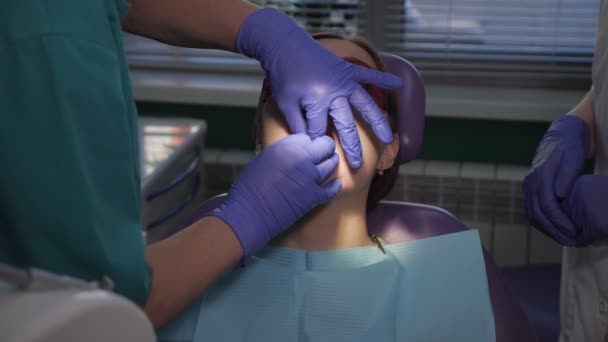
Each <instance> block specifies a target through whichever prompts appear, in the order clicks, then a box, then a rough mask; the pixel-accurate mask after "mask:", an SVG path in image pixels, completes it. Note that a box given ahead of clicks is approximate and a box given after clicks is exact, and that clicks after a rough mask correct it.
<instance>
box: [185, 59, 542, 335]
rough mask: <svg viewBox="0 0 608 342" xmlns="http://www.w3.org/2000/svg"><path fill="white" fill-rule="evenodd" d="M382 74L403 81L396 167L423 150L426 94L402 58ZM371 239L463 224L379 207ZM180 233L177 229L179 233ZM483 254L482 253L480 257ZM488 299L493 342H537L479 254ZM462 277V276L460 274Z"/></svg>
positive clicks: (208, 204)
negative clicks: (487, 288)
mask: <svg viewBox="0 0 608 342" xmlns="http://www.w3.org/2000/svg"><path fill="white" fill-rule="evenodd" d="M382 58H383V60H384V62H385V64H386V67H387V71H389V72H391V73H394V74H395V75H398V76H399V77H401V78H402V79H403V80H404V83H405V87H403V88H402V89H399V90H397V91H395V92H394V93H393V95H394V97H395V100H396V105H397V110H398V120H397V121H398V122H397V126H398V131H399V135H400V141H399V148H400V153H399V162H400V163H401V164H403V163H406V162H408V161H410V160H413V159H415V158H416V156H417V155H418V153H419V152H420V149H421V146H422V136H423V131H424V111H425V109H424V108H425V106H424V104H425V91H424V83H423V81H422V78H421V77H420V75H419V74H418V71H417V70H416V68H415V67H414V66H413V65H412V64H410V63H409V62H407V61H406V60H404V59H403V58H401V57H397V56H394V55H389V54H386V53H383V54H382ZM223 198H224V195H219V196H216V197H213V198H211V199H209V200H207V201H205V202H204V203H202V205H201V206H200V207H199V208H198V209H197V210H195V211H194V212H193V213H192V214H191V216H190V217H189V219H187V220H186V221H185V222H183V224H182V225H181V226H180V227H186V226H188V225H190V224H192V223H194V222H195V221H196V220H198V218H200V217H201V216H203V215H205V214H206V213H208V212H210V211H211V210H213V209H215V208H216V207H217V206H219V204H220V203H221V202H222V200H223ZM368 227H369V229H370V233H373V234H376V235H377V236H379V237H381V238H382V239H383V240H384V241H385V242H386V243H397V242H403V241H408V240H416V239H422V238H427V237H433V236H439V235H444V234H450V233H454V232H459V231H463V230H466V229H467V227H465V226H464V224H463V223H462V222H460V221H459V220H457V219H456V218H455V217H454V216H452V215H451V214H450V213H448V212H447V211H445V210H442V209H440V208H436V207H432V206H428V205H421V204H413V203H401V202H387V201H382V202H380V203H379V204H378V206H377V207H376V208H374V209H373V210H372V211H371V212H370V213H369V215H368ZM178 229H180V228H178ZM484 253H485V251H484ZM484 258H485V265H486V273H487V277H488V284H489V289H490V298H491V301H492V307H493V311H494V320H495V325H496V341H498V342H502V341H518V342H527V341H535V340H536V337H535V335H534V332H533V330H532V328H531V327H530V324H529V323H528V320H527V319H526V316H525V314H524V313H523V311H522V310H521V308H520V307H519V305H518V303H517V300H516V299H515V298H514V297H513V295H512V294H511V292H510V291H509V289H508V287H507V285H506V283H505V282H504V281H503V279H502V277H501V274H500V272H499V270H498V269H497V267H496V265H495V264H494V262H493V261H492V259H491V258H490V257H489V256H488V255H487V253H485V254H484ZM463 276H466V274H463Z"/></svg>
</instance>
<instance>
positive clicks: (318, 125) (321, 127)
mask: <svg viewBox="0 0 608 342" xmlns="http://www.w3.org/2000/svg"><path fill="white" fill-rule="evenodd" d="M327 107H328V106H326V105H325V104H323V103H322V102H314V103H311V104H308V105H306V106H305V107H304V109H305V111H306V125H307V128H308V129H307V132H308V135H309V136H310V137H311V138H313V139H314V138H317V137H320V136H322V135H325V132H327V112H328V110H329V108H327Z"/></svg>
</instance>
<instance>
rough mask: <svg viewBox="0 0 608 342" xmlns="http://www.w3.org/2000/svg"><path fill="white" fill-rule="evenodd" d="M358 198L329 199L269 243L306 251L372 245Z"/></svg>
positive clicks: (363, 203)
mask: <svg viewBox="0 0 608 342" xmlns="http://www.w3.org/2000/svg"><path fill="white" fill-rule="evenodd" d="M365 193H367V192H365ZM361 197H362V196H350V197H338V198H335V199H334V200H331V201H330V202H329V203H327V204H325V205H323V206H320V207H318V208H316V209H315V210H313V211H312V212H311V213H310V214H308V215H306V216H305V217H304V218H303V219H302V220H301V221H300V222H298V224H296V225H295V226H294V227H293V228H292V229H289V230H288V231H287V232H286V233H284V234H283V235H281V236H279V237H278V238H276V239H275V240H274V241H273V243H272V244H273V245H278V246H281V247H289V248H296V249H303V250H306V251H324V250H332V249H344V248H352V247H361V246H372V245H373V243H372V241H371V240H370V238H369V235H368V233H367V224H366V223H365V218H366V215H365V205H366V202H365V200H366V199H365V198H364V197H363V198H361Z"/></svg>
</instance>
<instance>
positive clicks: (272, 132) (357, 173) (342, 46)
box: [261, 39, 396, 195]
mask: <svg viewBox="0 0 608 342" xmlns="http://www.w3.org/2000/svg"><path fill="white" fill-rule="evenodd" d="M319 43H321V44H322V45H323V46H325V47H327V48H328V49H329V50H331V51H332V52H334V53H335V54H336V55H338V56H340V57H343V58H344V57H354V58H357V59H358V60H360V61H362V62H365V63H366V64H367V65H370V66H372V67H374V68H375V67H376V66H375V63H374V60H373V59H372V57H371V56H369V54H368V53H367V52H366V51H365V50H363V49H362V48H361V47H359V46H357V45H356V44H354V43H352V42H348V41H345V40H338V39H322V40H319ZM351 109H352V112H353V115H354V116H355V121H356V124H357V131H358V133H359V138H360V139H361V149H362V155H363V165H362V166H361V168H359V170H353V169H351V168H350V167H349V165H348V162H347V161H346V159H345V157H344V153H343V150H342V145H341V144H340V142H339V138H338V135H337V133H336V131H335V128H334V126H333V123H332V121H331V117H330V118H328V129H327V135H328V136H330V137H332V138H333V139H334V140H335V141H336V152H337V153H338V155H339V156H340V164H339V165H338V168H337V170H336V172H335V173H334V175H333V177H339V178H340V179H341V181H342V192H341V195H346V194H353V193H363V194H364V195H367V191H368V189H369V185H370V183H371V181H372V179H373V177H374V175H375V174H376V172H377V170H378V168H379V166H381V165H380V163H379V160H380V156H381V155H382V154H383V153H384V152H385V149H386V148H388V145H384V144H383V143H382V142H380V141H379V140H378V139H377V138H376V136H375V135H374V133H373V131H372V130H371V128H370V127H369V125H368V124H367V123H366V122H365V120H364V119H363V118H362V117H361V114H360V113H358V112H357V111H356V110H355V109H354V108H352V107H351ZM385 115H386V113H385ZM261 120H262V122H261V124H262V139H261V141H262V147H265V146H267V145H269V144H271V143H273V142H275V141H277V140H279V139H281V138H284V137H286V136H287V135H288V134H289V129H288V126H287V123H286V121H285V119H284V118H283V115H282V114H281V112H280V111H279V109H278V107H277V106H276V104H275V103H274V101H267V102H266V103H265V104H264V106H263V107H262V115H261ZM395 145H396V144H394V145H393V149H394V148H395V147H396V146H395ZM395 153H396V152H395ZM391 155H392V159H394V154H391ZM381 168H382V169H384V168H386V167H381Z"/></svg>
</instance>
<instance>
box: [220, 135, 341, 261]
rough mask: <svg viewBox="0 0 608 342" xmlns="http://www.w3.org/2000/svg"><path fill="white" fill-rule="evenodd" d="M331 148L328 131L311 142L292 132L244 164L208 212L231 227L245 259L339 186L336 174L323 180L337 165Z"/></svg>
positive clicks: (335, 190) (306, 137) (333, 149)
mask: <svg viewBox="0 0 608 342" xmlns="http://www.w3.org/2000/svg"><path fill="white" fill-rule="evenodd" d="M335 148H336V145H335V143H334V141H333V140H332V139H331V138H329V137H327V136H323V137H320V138H318V139H315V140H314V141H313V140H311V139H310V137H308V136H307V135H306V134H294V135H289V136H287V137H286V138H283V139H281V140H279V141H277V142H275V143H273V144H271V145H269V146H267V147H266V148H264V150H263V151H262V152H261V153H260V154H259V155H257V156H256V157H255V158H254V159H253V160H252V161H251V162H250V163H249V164H248V165H247V167H246V168H245V170H243V172H242V173H241V175H240V176H239V177H238V179H237V180H236V182H235V183H234V184H233V185H232V187H231V188H230V191H229V192H228V196H227V197H226V199H225V200H224V202H223V203H222V205H221V206H220V207H219V208H218V209H216V210H214V211H212V212H211V213H210V215H214V216H217V217H219V218H221V219H222V220H223V221H224V222H226V224H228V225H229V226H230V227H231V228H232V230H233V231H234V233H235V234H236V236H237V238H238V239H239V241H240V242H241V246H242V247H243V252H244V256H245V258H247V257H249V256H250V255H252V254H253V253H255V252H256V251H257V250H258V249H260V248H261V247H262V246H264V245H265V244H266V243H267V242H268V241H269V240H270V239H272V238H273V237H275V236H276V235H278V234H279V233H281V232H283V231H284V230H285V229H287V228H289V226H291V225H292V224H294V223H295V222H296V221H297V220H298V219H300V218H301V217H302V216H304V214H306V213H307V212H309V211H310V210H311V209H312V208H313V207H315V206H316V205H318V204H321V203H323V202H325V201H327V200H329V199H330V198H332V197H333V196H334V195H336V194H337V193H338V192H339V191H340V189H341V187H342V183H341V182H340V180H339V179H334V180H332V181H329V182H326V180H327V178H328V177H329V176H330V175H331V174H332V173H333V172H334V170H335V169H336V167H337V166H338V160H339V158H338V155H337V154H336V153H335Z"/></svg>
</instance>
